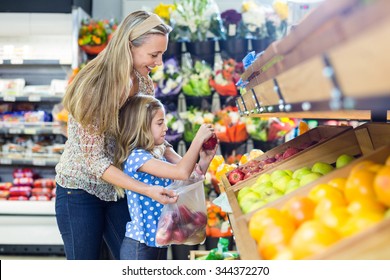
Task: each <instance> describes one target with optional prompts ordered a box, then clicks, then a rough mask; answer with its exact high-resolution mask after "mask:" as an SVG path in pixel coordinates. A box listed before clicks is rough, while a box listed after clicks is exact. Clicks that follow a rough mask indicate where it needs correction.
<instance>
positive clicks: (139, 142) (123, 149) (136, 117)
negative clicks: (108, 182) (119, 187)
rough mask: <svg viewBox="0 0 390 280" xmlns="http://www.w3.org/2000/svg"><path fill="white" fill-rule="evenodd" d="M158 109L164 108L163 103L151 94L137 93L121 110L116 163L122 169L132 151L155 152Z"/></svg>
mask: <svg viewBox="0 0 390 280" xmlns="http://www.w3.org/2000/svg"><path fill="white" fill-rule="evenodd" d="M158 110H164V106H163V105H162V103H161V102H160V101H159V100H158V99H156V98H154V97H153V96H151V95H142V94H140V95H135V96H132V97H130V98H129V99H128V101H127V103H126V104H125V105H124V106H123V107H122V109H121V110H120V112H119V129H120V132H121V133H120V134H119V135H118V137H117V144H116V148H115V157H114V165H115V166H116V167H118V168H120V169H122V168H123V163H124V162H125V161H126V159H127V158H128V157H129V155H130V153H131V152H132V151H133V150H134V149H136V148H141V149H144V150H146V151H150V152H153V149H154V148H155V146H156V145H155V143H154V137H153V134H152V130H151V127H152V120H153V118H154V117H155V115H156V113H157V111H158Z"/></svg>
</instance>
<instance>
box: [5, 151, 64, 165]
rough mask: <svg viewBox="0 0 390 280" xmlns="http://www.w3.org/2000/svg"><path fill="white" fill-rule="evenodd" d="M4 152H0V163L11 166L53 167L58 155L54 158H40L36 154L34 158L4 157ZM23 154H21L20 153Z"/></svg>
mask: <svg viewBox="0 0 390 280" xmlns="http://www.w3.org/2000/svg"><path fill="white" fill-rule="evenodd" d="M3 154H4V153H0V165H11V166H48V167H54V166H56V165H57V163H58V161H59V157H56V158H42V157H39V155H37V156H36V157H34V158H9V157H4V155H3ZM20 156H23V155H20Z"/></svg>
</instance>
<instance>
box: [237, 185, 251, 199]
mask: <svg viewBox="0 0 390 280" xmlns="http://www.w3.org/2000/svg"><path fill="white" fill-rule="evenodd" d="M248 192H252V189H251V188H250V187H244V188H242V189H241V190H239V191H238V194H237V200H238V202H240V200H241V199H242V198H243V197H244V196H245V194H247V193H248Z"/></svg>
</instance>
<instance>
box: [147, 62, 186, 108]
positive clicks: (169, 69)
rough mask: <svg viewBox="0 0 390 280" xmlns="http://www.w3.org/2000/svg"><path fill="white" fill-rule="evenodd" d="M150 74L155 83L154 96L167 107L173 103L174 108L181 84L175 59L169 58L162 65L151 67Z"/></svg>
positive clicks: (181, 80) (180, 75) (181, 79)
mask: <svg viewBox="0 0 390 280" xmlns="http://www.w3.org/2000/svg"><path fill="white" fill-rule="evenodd" d="M150 76H151V78H152V80H153V82H154V85H155V96H156V98H158V99H160V100H161V101H162V102H163V103H164V104H165V105H166V106H167V107H168V108H169V107H170V105H171V104H173V105H174V107H175V109H176V108H177V101H178V95H179V93H180V91H181V88H182V85H183V75H182V74H181V72H180V68H179V66H178V62H177V61H176V59H174V58H170V59H168V60H167V61H165V62H164V66H157V67H155V68H153V70H152V71H151V75H150ZM175 109H174V110H175Z"/></svg>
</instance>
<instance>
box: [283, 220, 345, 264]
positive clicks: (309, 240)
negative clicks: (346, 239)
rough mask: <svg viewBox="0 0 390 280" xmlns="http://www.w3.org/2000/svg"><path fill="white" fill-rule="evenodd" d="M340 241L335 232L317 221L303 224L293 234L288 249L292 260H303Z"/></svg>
mask: <svg viewBox="0 0 390 280" xmlns="http://www.w3.org/2000/svg"><path fill="white" fill-rule="evenodd" d="M339 239H340V236H339V234H338V233H337V232H335V231H334V230H332V229H331V228H329V227H327V226H325V225H324V224H322V223H321V222H319V221H316V220H311V221H307V222H304V223H303V224H302V225H301V226H300V227H299V228H298V229H297V230H296V231H295V233H294V235H293V236H292V238H291V241H290V247H291V250H292V252H293V254H294V258H296V259H303V258H307V257H310V256H313V255H315V254H317V253H319V252H321V251H323V250H325V249H326V248H328V247H329V246H330V245H332V244H334V243H335V242H337V241H338V240H339Z"/></svg>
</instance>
